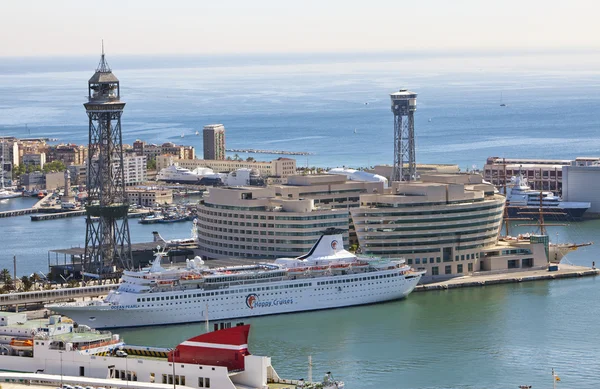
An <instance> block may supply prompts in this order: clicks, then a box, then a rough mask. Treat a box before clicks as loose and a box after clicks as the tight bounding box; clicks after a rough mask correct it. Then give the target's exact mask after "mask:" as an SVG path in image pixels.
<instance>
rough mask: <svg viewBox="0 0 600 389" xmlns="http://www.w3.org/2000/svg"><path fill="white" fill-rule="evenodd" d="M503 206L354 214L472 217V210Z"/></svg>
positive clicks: (361, 215) (502, 204)
mask: <svg viewBox="0 0 600 389" xmlns="http://www.w3.org/2000/svg"><path fill="white" fill-rule="evenodd" d="M503 206H504V202H498V203H494V204H490V205H485V206H481V207H468V208H457V209H449V208H445V209H444V208H439V209H432V210H423V211H415V212H409V211H397V212H396V211H391V212H364V213H363V212H361V213H356V214H355V215H354V216H355V217H367V218H373V217H377V218H382V217H389V216H395V217H399V216H400V217H406V216H426V215H440V214H444V215H446V214H453V213H465V212H468V213H469V214H471V216H470V217H471V218H472V217H473V215H472V213H474V212H479V211H489V210H495V209H498V208H502V207H503ZM444 220H447V219H444Z"/></svg>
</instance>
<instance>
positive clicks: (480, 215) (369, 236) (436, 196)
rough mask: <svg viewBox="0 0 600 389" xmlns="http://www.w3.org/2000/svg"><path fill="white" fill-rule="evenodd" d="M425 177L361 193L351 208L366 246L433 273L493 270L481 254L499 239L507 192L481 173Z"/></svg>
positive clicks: (366, 250) (362, 244)
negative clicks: (496, 188)
mask: <svg viewBox="0 0 600 389" xmlns="http://www.w3.org/2000/svg"><path fill="white" fill-rule="evenodd" d="M421 179H422V181H421V182H410V183H405V182H394V183H393V184H392V188H391V193H386V194H368V195H362V196H361V206H360V207H359V208H353V209H351V210H350V211H351V216H352V220H353V222H354V227H355V229H356V235H357V237H358V242H359V245H360V247H361V249H362V251H363V252H364V253H366V254H372V255H376V256H383V257H403V258H405V259H406V261H407V263H408V264H409V265H413V266H414V267H415V268H418V269H422V270H426V271H427V274H428V275H429V276H437V275H448V276H450V275H456V274H464V273H470V272H473V271H479V270H490V269H486V265H485V263H484V261H483V258H480V256H481V255H483V254H482V253H483V252H484V251H485V249H486V248H490V247H493V246H494V245H495V244H496V243H497V241H498V232H499V230H500V227H501V225H502V217H503V211H504V203H505V198H504V196H501V195H498V194H495V193H494V187H493V186H492V185H487V184H483V183H482V181H481V176H475V175H436V176H432V177H421ZM429 180H431V181H429ZM428 181H429V182H428ZM433 181H435V182H433ZM480 259H481V260H480ZM476 263H477V265H478V266H477V268H476V267H475V264H476Z"/></svg>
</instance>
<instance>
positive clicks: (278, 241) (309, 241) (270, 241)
mask: <svg viewBox="0 0 600 389" xmlns="http://www.w3.org/2000/svg"><path fill="white" fill-rule="evenodd" d="M204 236H205V237H206V238H213V239H222V240H231V241H234V242H252V243H264V244H301V245H305V244H310V245H312V244H314V243H315V242H316V241H317V239H318V234H315V237H314V238H313V239H307V240H297V239H296V240H290V239H259V238H238V237H237V236H222V235H213V234H204ZM202 241H203V242H205V243H206V244H210V243H213V242H211V241H210V240H206V239H203V240H202ZM213 246H218V247H229V248H232V249H242V250H244V249H245V248H246V246H245V245H237V244H231V243H230V244H227V243H222V242H214V243H213ZM248 248H252V246H249V247H248ZM271 251H273V250H271Z"/></svg>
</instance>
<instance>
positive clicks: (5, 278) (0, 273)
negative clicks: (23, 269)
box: [0, 269, 12, 285]
mask: <svg viewBox="0 0 600 389" xmlns="http://www.w3.org/2000/svg"><path fill="white" fill-rule="evenodd" d="M0 281H2V282H3V283H4V284H5V285H6V284H10V283H11V281H12V277H11V276H10V270H8V269H2V270H0Z"/></svg>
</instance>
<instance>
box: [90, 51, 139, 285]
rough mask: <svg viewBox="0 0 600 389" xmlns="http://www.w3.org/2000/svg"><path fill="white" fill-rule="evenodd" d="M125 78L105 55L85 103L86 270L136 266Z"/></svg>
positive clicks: (99, 270) (99, 272) (102, 272)
mask: <svg viewBox="0 0 600 389" xmlns="http://www.w3.org/2000/svg"><path fill="white" fill-rule="evenodd" d="M120 97H121V89H120V85H119V80H118V79H117V77H115V75H114V74H113V73H112V71H111V70H110V67H109V66H108V63H107V62H106V59H105V56H104V45H102V56H101V57H100V63H99V64H98V68H97V69H96V72H95V73H94V75H93V76H92V78H90V80H89V81H88V102H87V103H85V104H83V106H84V107H85V111H86V113H87V115H88V118H89V150H88V158H87V168H88V174H87V192H88V198H87V204H86V216H87V219H86V232H85V254H84V258H83V261H82V262H83V270H84V271H86V272H91V273H96V274H99V275H100V277H103V274H104V275H106V274H107V273H111V272H112V271H113V268H114V267H115V266H116V267H117V268H121V269H129V268H131V266H132V264H131V239H130V236H129V224H128V222H127V211H128V209H129V204H128V201H127V195H126V193H125V177H124V172H123V141H122V136H121V115H122V114H123V108H125V103H124V102H122V101H121V100H120Z"/></svg>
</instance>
